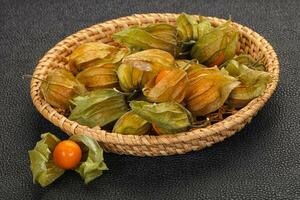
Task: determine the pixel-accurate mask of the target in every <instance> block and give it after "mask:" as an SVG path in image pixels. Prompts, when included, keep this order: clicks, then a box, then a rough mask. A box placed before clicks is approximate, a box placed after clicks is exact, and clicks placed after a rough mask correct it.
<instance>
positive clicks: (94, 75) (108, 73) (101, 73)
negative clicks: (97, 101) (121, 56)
mask: <svg viewBox="0 0 300 200" xmlns="http://www.w3.org/2000/svg"><path fill="white" fill-rule="evenodd" d="M116 70H117V66H116V65H115V64H104V65H102V66H95V67H89V68H87V69H85V70H83V71H81V72H80V73H79V74H77V76H76V79H77V80H78V81H79V82H81V83H82V84H83V85H85V87H86V88H87V89H89V90H93V89H99V88H115V87H118V85H119V81H118V77H117V73H116Z"/></svg>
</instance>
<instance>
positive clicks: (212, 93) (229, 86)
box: [186, 67, 240, 116]
mask: <svg viewBox="0 0 300 200" xmlns="http://www.w3.org/2000/svg"><path fill="white" fill-rule="evenodd" d="M188 80H189V86H188V89H187V93H186V103H187V108H188V109H189V110H190V111H191V112H192V113H193V114H194V115H195V116H204V115H206V114H208V113H211V112H214V111H216V110H217V109H219V108H220V107H221V106H222V105H223V104H224V102H225V101H226V99H227V98H228V96H229V94H230V92H231V91H232V90H233V89H234V88H236V87H237V86H238V85H239V84H240V82H239V81H237V79H235V78H233V77H231V76H229V75H228V74H226V73H223V72H221V71H220V70H219V69H218V68H217V67H213V68H202V69H195V70H191V71H190V72H188Z"/></svg>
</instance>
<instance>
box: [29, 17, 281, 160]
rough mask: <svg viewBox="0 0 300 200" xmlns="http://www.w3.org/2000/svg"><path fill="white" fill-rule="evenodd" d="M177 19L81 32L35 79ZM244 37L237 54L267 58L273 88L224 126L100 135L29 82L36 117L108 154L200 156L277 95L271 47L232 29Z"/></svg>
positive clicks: (128, 21)
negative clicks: (96, 45) (74, 55)
mask: <svg viewBox="0 0 300 200" xmlns="http://www.w3.org/2000/svg"><path fill="white" fill-rule="evenodd" d="M177 16H178V15H177V14H157V13H155V14H154V13H152V14H138V15H132V16H128V17H122V18H119V19H115V20H111V21H107V22H104V23H101V24H97V25H94V26H92V27H90V28H87V29H84V30H81V31H79V32H77V33H75V34H73V35H71V36H69V37H67V38H66V39H64V40H63V41H61V42H59V43H58V44H57V45H56V46H55V47H54V48H52V49H51V50H50V51H48V52H47V53H46V55H45V56H44V57H43V58H42V59H41V60H40V61H39V63H38V65H37V67H36V69H35V71H34V74H33V76H35V77H38V78H40V79H44V78H46V76H47V72H48V71H49V69H51V68H57V67H66V66H67V63H68V56H69V55H70V53H71V52H72V51H73V50H74V49H75V48H76V47H77V46H79V45H80V44H82V43H85V42H91V41H98V40H100V41H102V42H104V43H109V44H114V42H113V41H112V39H111V37H110V36H111V35H112V34H113V33H115V32H118V31H120V30H121V29H124V28H127V27H129V26H133V25H147V24H153V23H170V24H174V23H175V21H176V17H177ZM208 19H209V20H210V21H211V22H212V24H213V25H219V24H220V23H224V22H225V20H223V19H218V18H213V17H208ZM234 26H236V27H237V28H238V30H239V31H240V33H241V37H240V40H239V50H240V51H241V52H244V53H248V54H250V55H252V56H253V57H254V58H261V57H262V58H263V62H264V64H265V65H266V68H267V70H268V71H269V72H270V73H271V74H272V82H271V83H270V84H268V87H267V89H266V90H265V92H264V93H263V94H262V95H261V96H260V97H258V98H256V99H254V100H252V101H251V102H250V103H249V104H248V105H247V106H246V107H244V108H243V109H241V110H239V111H238V112H237V113H236V114H234V115H232V116H229V117H227V118H226V119H225V120H223V121H221V122H218V123H216V124H213V125H211V126H209V127H206V128H200V129H196V130H193V131H190V132H184V133H178V134H175V135H163V136H150V135H144V136H134V135H121V134H116V133H109V132H106V131H105V130H101V129H91V128H88V127H86V126H82V125H80V124H78V123H76V122H74V121H70V120H68V119H67V118H66V117H65V116H63V115H61V114H59V113H58V111H57V110H55V109H54V108H53V107H51V106H50V105H49V104H48V103H46V102H45V100H44V98H43V97H42V95H41V92H40V86H41V81H39V80H37V79H33V80H32V82H31V97H32V100H33V103H34V105H35V106H36V108H37V109H38V111H39V112H40V113H41V114H42V115H43V116H44V117H45V118H46V119H48V120H49V121H51V122H52V123H53V124H55V125H56V126H58V127H60V128H61V129H62V130H63V131H64V132H66V133H67V134H69V135H73V134H85V135H89V136H91V137H93V138H94V139H96V140H97V141H99V143H100V145H101V146H102V147H103V148H104V149H105V150H106V151H109V152H114V153H118V154H130V155H136V156H162V155H163V156H166V155H173V154H184V153H186V152H189V151H197V150H200V149H203V148H205V147H208V146H211V145H212V144H214V143H217V142H220V141H223V140H224V139H225V138H227V137H229V136H231V135H233V134H234V133H236V132H237V131H239V130H241V129H242V128H243V127H244V126H245V125H246V124H247V123H249V122H250V121H251V119H252V117H254V116H255V115H256V113H257V112H258V111H259V110H260V109H261V108H262V107H263V105H264V104H265V103H266V101H267V100H268V99H269V98H270V96H271V95H272V93H273V92H274V90H275V89H276V86H277V82H278V78H279V63H278V59H277V56H276V53H275V52H274V50H273V48H272V46H271V45H270V44H269V43H268V42H267V41H266V40H265V39H264V38H263V37H262V36H260V35H259V34H257V33H256V32H254V31H252V30H251V29H249V28H247V27H244V26H242V25H239V24H236V23H234Z"/></svg>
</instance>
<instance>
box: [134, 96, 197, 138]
mask: <svg viewBox="0 0 300 200" xmlns="http://www.w3.org/2000/svg"><path fill="white" fill-rule="evenodd" d="M130 107H131V109H132V111H133V112H134V113H136V114H137V115H139V116H140V117H142V118H143V119H145V120H146V121H148V122H150V123H152V124H155V127H157V129H156V131H157V132H158V134H161V135H163V134H174V133H178V132H182V131H186V130H188V128H189V127H190V126H191V124H192V122H193V118H192V115H191V113H190V112H189V111H188V110H187V109H185V108H184V107H183V106H182V105H180V104H178V103H175V102H166V103H158V104H157V103H149V102H146V101H131V102H130Z"/></svg>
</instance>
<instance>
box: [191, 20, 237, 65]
mask: <svg viewBox="0 0 300 200" xmlns="http://www.w3.org/2000/svg"><path fill="white" fill-rule="evenodd" d="M238 39H239V32H238V30H237V29H236V28H234V27H233V26H232V25H231V21H228V22H226V23H224V24H222V25H220V26H218V27H217V28H215V29H214V30H212V31H211V32H209V33H207V34H205V35H204V36H203V37H201V38H199V40H198V41H197V42H196V44H195V45H194V46H193V48H192V50H191V56H192V57H193V58H196V59H198V61H199V63H203V64H204V65H206V66H208V67H212V66H215V65H218V66H219V65H221V64H222V63H223V62H225V61H227V60H229V59H232V58H233V57H234V55H235V53H236V49H237V46H238Z"/></svg>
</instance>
